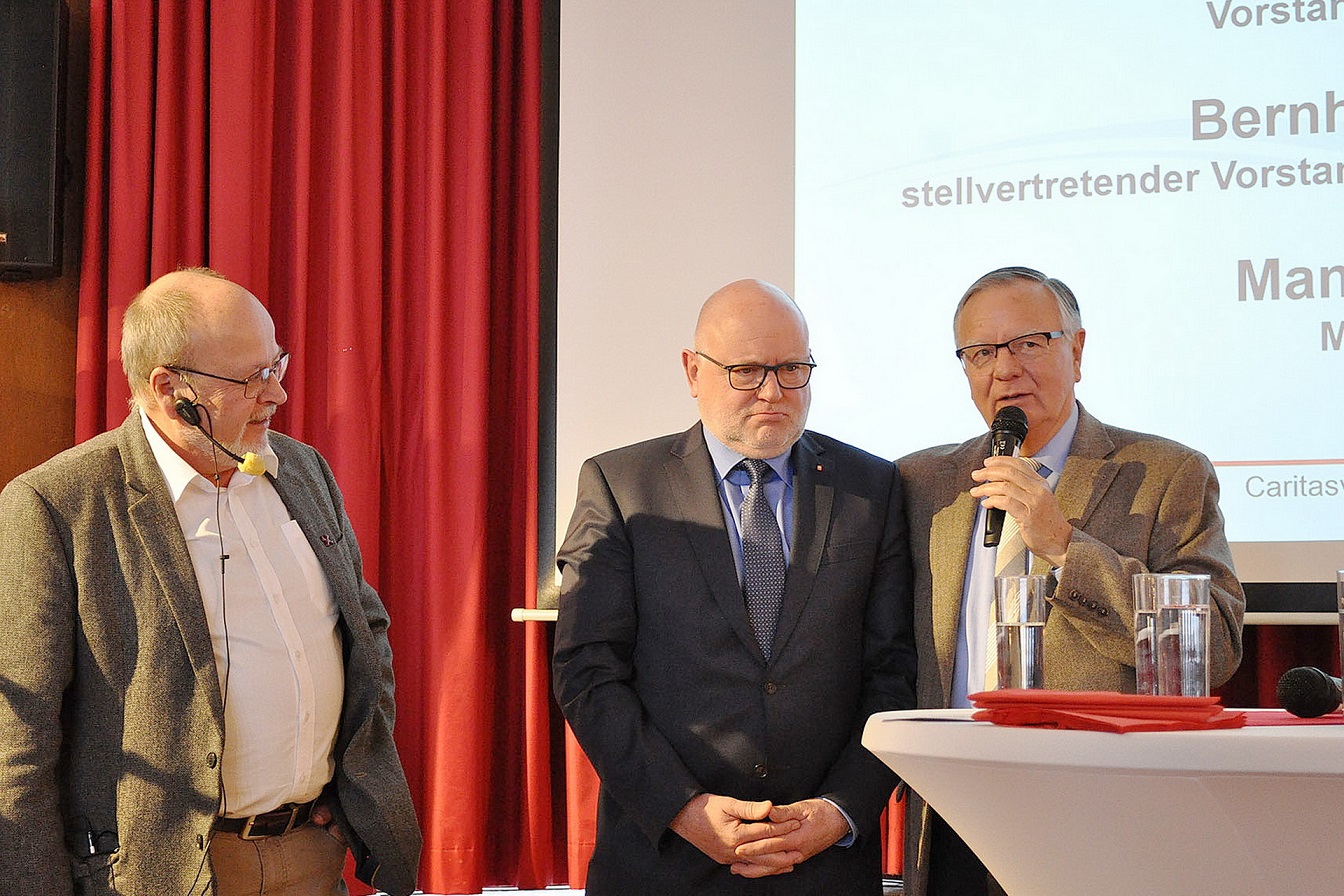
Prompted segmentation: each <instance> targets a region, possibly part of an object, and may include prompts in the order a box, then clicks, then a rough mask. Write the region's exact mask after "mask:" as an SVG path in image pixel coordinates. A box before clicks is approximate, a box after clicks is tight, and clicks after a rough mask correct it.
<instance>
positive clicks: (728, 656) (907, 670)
mask: <svg viewBox="0 0 1344 896" xmlns="http://www.w3.org/2000/svg"><path fill="white" fill-rule="evenodd" d="M682 361H683V366H684V368H685V371H686V376H687V382H688V384H689V387H690V391H691V394H692V396H694V397H695V398H696V400H697V403H698V405H699V409H700V416H701V422H700V423H697V424H696V425H695V426H693V427H691V428H690V429H689V430H687V431H686V432H684V433H681V434H679V435H671V436H665V437H663V438H660V439H654V440H652V441H649V442H644V443H642V444H638V445H633V446H629V447H627V448H622V449H619V450H616V451H612V452H609V453H607V454H604V455H600V456H598V457H596V458H593V459H591V460H589V461H587V462H586V463H585V464H584V466H583V470H582V472H581V473H580V477H579V490H578V501H577V506H576V508H575V511H574V516H573V519H572V521H571V523H570V527H569V532H568V535H567V537H566V539H565V542H564V545H563V546H562V547H561V549H560V552H559V558H558V562H559V567H560V569H561V571H562V573H563V584H562V589H561V598H560V614H559V624H558V626H557V629H556V645H555V692H556V696H557V698H558V700H559V702H560V705H561V707H562V708H563V710H564V712H565V715H566V718H567V719H568V720H569V722H570V724H571V726H572V727H573V730H574V733H575V735H576V736H577V738H578V740H579V743H580V744H581V745H582V746H583V748H584V750H585V751H586V752H587V754H588V756H589V758H590V759H591V760H592V762H593V764H594V766H595V767H596V769H597V772H598V775H599V777H600V779H601V792H600V795H599V805H598V829H597V844H596V849H595V851H594V853H593V858H592V862H591V864H590V866H589V871H588V880H587V887H588V893H589V894H590V896H625V894H630V893H640V894H669V896H670V894H689V893H695V894H754V893H761V894H766V893H769V894H795V893H797V894H803V893H825V894H872V896H878V894H880V893H881V892H882V884H881V869H880V860H881V842H880V838H879V831H878V827H879V825H878V820H879V816H880V814H881V812H882V809H883V808H884V807H885V805H886V803H887V800H888V797H889V796H890V794H891V791H892V787H893V785H894V784H895V778H894V777H893V776H892V774H891V773H890V772H889V771H888V770H886V769H885V768H884V767H883V766H882V764H881V763H880V762H879V761H878V760H877V759H876V758H875V757H873V756H872V755H871V754H870V753H868V752H867V751H866V750H865V749H864V748H863V747H862V746H861V744H860V742H859V739H860V735H861V733H862V728H863V724H864V722H865V720H866V719H867V718H868V716H869V715H870V714H872V713H874V712H878V711H883V710H890V709H902V708H910V707H912V706H913V704H914V691H913V686H914V663H915V657H914V649H913V642H912V632H911V605H910V597H909V574H910V573H909V555H908V551H907V548H906V533H905V527H904V523H903V516H902V496H901V488H900V484H899V480H898V477H897V476H896V473H895V469H894V467H893V465H892V464H891V463H890V462H888V461H884V460H880V459H879V458H876V457H873V456H872V455H869V454H866V453H864V452H862V451H859V450H858V449H855V448H852V447H850V446H848V445H845V444H843V443H841V442H838V441H836V440H834V439H831V438H828V437H826V436H822V435H819V434H816V433H812V432H808V431H805V429H804V425H805V422H806V418H807V410H808V405H809V401H810V395H809V390H808V382H809V377H810V374H811V369H812V366H813V364H812V358H811V351H810V346H809V342H808V336H807V325H806V323H805V321H804V320H803V317H802V314H801V312H799V310H798V308H797V306H796V305H794V303H793V301H792V300H791V299H790V298H789V297H788V296H787V295H785V294H784V293H783V292H782V291H780V290H778V289H777V288H775V287H773V286H771V285H769V284H766V283H762V282H760V281H754V280H748V281H738V282H736V283H732V284H729V285H728V286H726V287H724V288H723V289H721V290H719V291H718V292H717V293H715V294H714V295H713V296H711V297H710V299H709V300H708V301H707V302H706V303H705V305H704V307H703V308H702V310H701V314H700V319H699V322H698V324H697V327H696V333H695V348H694V349H687V350H685V351H683V353H682ZM744 459H748V460H756V461H761V462H762V464H761V465H760V466H758V470H763V471H764V473H763V478H762V483H763V484H762V485H761V486H760V487H761V488H763V489H765V494H766V495H767V498H768V502H769V506H770V511H771V513H772V515H773V516H774V517H775V522H776V523H778V524H779V526H778V528H775V527H773V526H771V531H772V532H773V533H774V535H773V536H772V537H773V538H774V539H775V541H776V544H775V545H774V546H775V547H776V548H777V547H779V545H778V543H777V542H778V540H779V539H781V538H782V539H783V541H784V546H785V554H786V557H787V560H786V562H787V574H786V575H785V576H784V583H783V593H782V599H781V600H780V603H779V606H778V612H777V615H776V616H774V617H769V616H767V617H758V616H757V615H756V614H755V613H754V611H749V609H748V607H747V604H746V600H745V599H744V586H745V590H746V592H747V593H748V594H750V593H752V586H751V584H750V580H751V579H752V573H751V572H750V571H749V568H750V566H751V563H750V562H749V561H748V560H747V559H744V557H745V554H744V552H745V551H746V550H747V549H746V547H745V546H744V541H750V538H749V533H750V532H751V531H752V525H751V524H744V520H745V519H746V518H747V516H748V511H747V509H746V506H749V505H750V503H751V501H752V500H753V499H752V497H751V496H750V494H749V492H750V491H751V490H752V488H754V487H755V486H753V485H752V484H751V482H754V481H755V478H754V474H753V477H752V479H750V480H749V479H748V478H747V474H745V473H742V472H741V470H740V469H739V462H742V461H744ZM766 466H768V468H769V469H768V470H766V469H765V467H766ZM744 527H745V528H744ZM781 562H783V561H781Z"/></svg>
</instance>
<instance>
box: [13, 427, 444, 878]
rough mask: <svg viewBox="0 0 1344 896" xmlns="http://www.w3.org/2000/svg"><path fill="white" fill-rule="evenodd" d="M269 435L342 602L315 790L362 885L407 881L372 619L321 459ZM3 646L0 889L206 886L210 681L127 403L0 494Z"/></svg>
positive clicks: (280, 482)
mask: <svg viewBox="0 0 1344 896" xmlns="http://www.w3.org/2000/svg"><path fill="white" fill-rule="evenodd" d="M272 446H273V448H274V450H275V452H276V454H277V456H278V457H279V458H280V461H281V466H280V471H279V475H278V476H277V477H276V478H275V480H274V484H275V488H276V491H277V492H278V493H279V495H280V497H281V499H282V500H283V501H284V503H285V506H286V507H287V508H288V509H289V512H290V514H291V516H292V517H293V518H294V519H295V520H297V521H298V522H299V523H300V525H301V527H302V529H303V531H304V533H305V535H306V536H307V538H308V541H309V543H310V544H311V545H312V547H313V551H314V552H315V553H316V554H317V557H318V560H319V561H320V562H321V565H322V568H323V570H324V571H325V573H326V575H327V580H328V582H329V583H330V586H331V590H332V593H333V596H334V597H335V600H336V604H337V606H338V608H339V611H340V627H341V634H342V637H343V644H344V655H345V688H346V691H345V702H344V707H343V709H342V716H341V723H340V731H339V733H338V736H337V743H336V772H335V776H334V778H333V780H332V782H331V784H330V785H328V794H329V795H332V796H334V797H335V799H332V800H330V802H331V803H332V804H333V806H334V808H335V810H336V814H337V818H338V820H339V821H340V822H341V824H342V827H343V829H344V831H345V833H346V836H347V840H348V841H349V842H350V844H351V849H352V851H353V852H354V855H355V860H356V867H357V871H358V873H359V875H360V876H361V878H363V879H365V880H369V879H372V882H373V883H374V885H375V886H377V887H379V888H381V889H383V890H385V891H387V892H389V893H393V894H405V893H410V892H411V890H412V889H413V888H414V883H415V875H416V869H417V866H418V863H419V853H420V842H421V841H420V833H419V829H418V827H417V824H416V818H415V811H414V808H413V807H412V804H411V799H410V793H409V790H408V788H407V784H406V779H405V776H404V774H403V772H402V768H401V762H400V759H399V757H398V756H397V751H396V747H395V745H394V743H393V740H392V725H393V718H394V714H395V712H394V706H393V681H392V665H391V660H392V657H391V651H390V649H389V646H388V641H387V625H388V618H387V613H386V611H385V609H384V608H383V605H382V602H381V601H380V600H379V598H378V596H377V594H376V593H375V592H374V591H373V589H372V588H371V587H370V586H369V585H368V583H367V582H365V581H364V577H363V573H362V566H361V560H360V553H359V547H358V545H357V544H356V543H355V537H354V533H353V531H352V530H351V528H350V523H349V520H348V519H347V518H346V515H345V511H344V507H343V502H342V499H341V494H340V491H339V489H338V488H337V486H336V483H335V480H334V479H333V478H332V475H331V470H330V469H329V468H328V467H327V465H326V462H325V461H323V459H322V458H321V456H320V455H319V454H318V453H317V452H316V451H315V450H313V449H312V448H311V447H309V446H307V445H304V444H302V443H300V442H297V441H295V440H293V439H290V438H287V437H285V436H283V435H279V434H273V435H272ZM0 645H3V649H0V844H3V847H2V848H0V892H4V893H42V894H62V893H80V894H84V893H88V894H103V893H119V894H137V896H163V894H169V893H186V892H188V890H189V888H190V887H191V885H192V883H193V880H194V879H196V878H197V876H198V874H199V875H200V877H201V880H206V879H208V878H209V867H208V864H206V865H205V866H204V870H203V871H202V870H201V869H202V867H203V863H204V862H205V860H206V856H205V845H206V844H207V843H208V842H209V836H210V829H211V824H212V821H213V819H214V816H215V812H216V807H217V806H218V805H219V800H220V769H219V765H220V763H219V757H220V753H221V751H222V750H223V745H224V717H223V707H222V702H221V697H220V689H219V679H218V675H217V673H216V671H215V659H214V652H213V649H212V647H211V641H210V632H209V628H208V626H207V624H206V619H205V612H204V608H203V605H202V601H201V594H200V589H199V588H198V586H197V583H196V578H195V574H194V572H193V568H192V564H191V558H190V556H189V554H188V552H187V545H186V540H185V539H184V538H183V536H182V531H181V527H180V524H179V523H178V519H177V515H176V513H175V511H174V509H173V505H172V501H171V498H170V496H169V493H168V489H167V486H166V484H165V483H164V479H163V474H162V473H161V471H160V470H159V467H158V465H157V463H156V462H155V460H154V456H153V454H152V453H151V451H150V448H149V444H148V442H147V441H146V439H145V434H144V431H143V429H142V427H141V423H140V420H139V413H138V412H133V413H132V414H131V416H130V417H129V418H128V419H127V420H126V422H125V423H123V424H122V425H121V426H120V427H119V428H118V429H116V430H113V431H111V432H107V433H104V434H103V435H100V436H97V437H95V438H93V439H90V440H89V441H88V442H85V443H84V444H82V445H79V446H76V447H75V448H72V449H70V450H69V451H66V452H63V453H62V454H60V455H58V456H57V457H55V458H53V459H52V460H50V461H48V462H47V463H45V464H43V465H41V466H39V467H37V468H36V469H34V470H31V471H29V472H27V473H25V474H23V475H21V476H19V477H17V478H16V479H15V480H14V481H13V482H11V483H10V484H9V485H8V486H7V487H6V488H5V489H4V491H3V492H0ZM91 853H92V854H91ZM196 886H197V887H198V888H199V886H200V883H197V884H196Z"/></svg>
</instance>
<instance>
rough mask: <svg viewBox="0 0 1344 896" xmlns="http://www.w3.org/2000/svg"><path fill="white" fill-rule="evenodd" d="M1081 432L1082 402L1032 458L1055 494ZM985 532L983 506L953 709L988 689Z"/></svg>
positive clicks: (990, 552)
mask: <svg viewBox="0 0 1344 896" xmlns="http://www.w3.org/2000/svg"><path fill="white" fill-rule="evenodd" d="M1077 429H1078V403H1077V402H1074V405H1073V413H1072V414H1070V415H1069V419H1068V420H1066V421H1064V425H1063V426H1062V427H1060V430H1059V432H1057V433H1055V436H1054V438H1052V439H1051V440H1050V441H1048V442H1046V443H1045V445H1044V446H1043V447H1042V448H1041V450H1040V451H1038V452H1036V453H1035V454H1034V455H1032V456H1033V457H1035V458H1036V460H1038V461H1040V463H1041V466H1042V469H1041V471H1040V472H1041V474H1042V475H1044V476H1045V481H1046V482H1048V483H1049V484H1050V489H1051V490H1052V491H1053V490H1054V489H1055V488H1056V487H1057V486H1058V485H1059V474H1060V471H1062V470H1063V469H1064V462H1065V461H1066V460H1068V457H1069V446H1070V445H1071V444H1073V434H1074V431H1075V430H1077ZM984 531H985V508H984V505H981V506H980V507H978V508H976V511H975V522H973V523H972V524H971V547H970V554H969V556H968V557H967V561H966V580H965V582H964V583H963V584H962V589H961V618H960V620H959V621H958V623H957V657H956V660H955V661H954V662H953V666H952V706H962V707H964V706H970V705H971V704H970V701H969V700H967V699H966V697H967V695H968V694H974V693H976V692H978V691H983V690H984V689H985V647H986V643H985V642H986V639H987V638H988V635H989V618H990V612H991V610H992V606H993V602H994V555H995V553H996V549H995V548H987V547H985V540H984V538H983V536H982V533H983V532H984ZM1028 557H1030V554H1028ZM1030 562H1031V561H1030V559H1028V563H1030Z"/></svg>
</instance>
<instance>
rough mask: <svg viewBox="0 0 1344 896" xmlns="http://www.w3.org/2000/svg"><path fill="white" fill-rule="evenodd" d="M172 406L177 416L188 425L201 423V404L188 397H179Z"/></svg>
mask: <svg viewBox="0 0 1344 896" xmlns="http://www.w3.org/2000/svg"><path fill="white" fill-rule="evenodd" d="M174 407H175V408H177V416H179V417H181V418H182V419H183V420H185V421H186V422H187V424H188V425H190V426H200V425H201V406H200V405H198V404H196V403H195V402H193V401H192V400H191V399H190V398H179V399H178V400H177V404H175V405H174Z"/></svg>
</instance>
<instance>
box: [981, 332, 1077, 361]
mask: <svg viewBox="0 0 1344 896" xmlns="http://www.w3.org/2000/svg"><path fill="white" fill-rule="evenodd" d="M1063 335H1064V331H1063V330H1053V331H1050V332H1045V331H1042V332H1040V333H1027V334H1026V335H1025V336H1018V337H1017V338H1016V339H1009V340H1008V341H1007V342H978V343H976V344H975V345H963V346H962V347H961V348H959V349H957V358H959V359H960V360H961V365H962V366H963V367H965V368H966V369H967V370H985V369H987V368H988V367H990V365H992V364H993V363H994V360H995V359H996V358H997V357H998V356H999V349H1001V348H1006V349H1008V353H1009V354H1011V355H1012V356H1013V357H1014V358H1017V359H1018V360H1019V361H1034V360H1036V359H1037V358H1039V357H1041V356H1042V355H1044V354H1045V353H1046V352H1047V351H1049V350H1050V340H1052V339H1058V338H1059V337H1061V336H1063Z"/></svg>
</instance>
